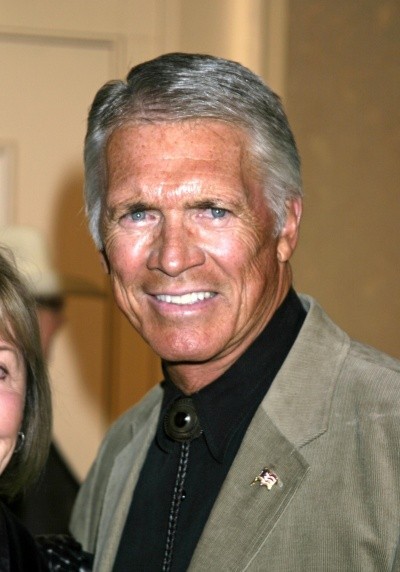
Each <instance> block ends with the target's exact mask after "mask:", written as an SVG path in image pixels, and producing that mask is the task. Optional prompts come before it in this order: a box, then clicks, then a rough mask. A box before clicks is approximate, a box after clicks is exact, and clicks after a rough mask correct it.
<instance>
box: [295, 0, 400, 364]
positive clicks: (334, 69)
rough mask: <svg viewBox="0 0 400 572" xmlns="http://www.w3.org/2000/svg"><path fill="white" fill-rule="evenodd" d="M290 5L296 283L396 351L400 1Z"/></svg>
mask: <svg viewBox="0 0 400 572" xmlns="http://www.w3.org/2000/svg"><path fill="white" fill-rule="evenodd" d="M289 6H290V10H289V12H288V13H289V22H288V29H289V35H288V49H287V54H288V57H287V64H286V69H287V79H286V103H287V109H288V112H289V116H290V119H291V121H292V125H293V128H294V131H295V133H296V137H297V142H298V145H299V148H300V152H301V155H302V158H303V173H304V184H305V192H306V198H305V212H304V222H303V227H302V234H301V242H300V247H299V249H298V252H297V255H296V258H295V263H294V269H295V277H296V280H295V282H296V284H297V286H298V287H299V289H301V290H305V291H307V292H310V293H312V294H314V295H315V296H316V297H317V298H318V299H319V300H320V301H321V302H322V303H323V305H324V307H325V308H326V309H327V310H328V311H329V313H330V314H331V316H332V317H333V318H334V319H335V320H336V321H337V322H338V323H339V324H340V325H341V326H342V327H344V328H345V329H346V330H347V331H348V332H349V333H350V334H351V335H352V336H354V337H356V338H357V339H360V340H362V341H364V342H366V343H369V344H372V345H374V346H376V347H378V348H380V349H382V350H384V351H386V352H388V353H390V354H392V355H394V356H397V357H400V331H399V330H400V295H399V294H400V291H399V284H400V240H399V229H400V222H399V221H400V190H399V182H400V161H399V158H400V106H399V95H398V92H399V87H400V85H399V79H400V75H399V70H400V3H399V2H398V1H397V0H361V1H354V0H353V1H348V0H336V1H335V2H331V1H330V0H301V2H298V1H296V0H292V1H291V2H290V5H289Z"/></svg>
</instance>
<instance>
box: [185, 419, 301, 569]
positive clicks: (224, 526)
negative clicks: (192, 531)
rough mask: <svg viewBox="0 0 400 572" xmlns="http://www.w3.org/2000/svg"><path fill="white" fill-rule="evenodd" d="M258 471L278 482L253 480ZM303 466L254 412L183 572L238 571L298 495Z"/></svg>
mask: <svg viewBox="0 0 400 572" xmlns="http://www.w3.org/2000/svg"><path fill="white" fill-rule="evenodd" d="M264 467H267V468H268V469H269V470H270V471H272V472H274V473H275V474H276V475H277V477H278V482H277V483H276V484H275V485H273V486H272V488H271V490H268V488H267V487H266V486H260V485H259V483H258V482H257V483H255V484H254V485H253V486H251V483H252V482H253V481H254V478H255V477H256V476H257V475H259V473H260V472H261V471H262V469H263V468H264ZM307 470H308V464H307V462H306V461H305V460H304V459H303V458H302V456H301V455H300V454H299V453H298V451H297V450H296V449H295V447H294V446H293V445H292V444H291V443H290V442H289V441H288V440H287V439H286V438H285V437H284V436H283V435H282V434H281V433H280V432H279V430H278V429H277V428H276V427H275V426H274V424H273V423H272V421H271V420H270V419H269V417H268V416H267V415H266V413H265V411H264V410H263V409H262V408H260V409H259V410H258V411H257V413H256V415H255V416H254V419H253V421H252V423H251V425H250V427H249V430H248V431H247V433H246V436H245V438H244V440H243V442H242V445H241V447H240V450H239V452H238V454H237V456H236V459H235V461H234V463H233V465H232V467H231V470H230V471H229V474H228V476H227V478H226V480H225V482H224V485H223V487H222V489H221V492H220V494H219V496H218V499H217V502H216V504H215V506H214V509H213V510H212V512H211V515H210V518H209V520H208V522H207V525H206V527H205V529H204V532H203V534H202V536H201V539H200V541H199V544H198V546H197V548H196V551H195V553H194V555H193V558H192V561H191V565H190V567H189V570H196V572H197V571H200V570H210V569H211V570H216V569H218V568H219V567H220V568H221V569H222V570H244V569H245V567H246V565H247V564H248V563H249V562H250V561H251V560H252V558H253V557H254V555H255V554H256V553H257V552H258V550H259V549H260V547H261V546H262V544H263V543H264V542H265V540H266V539H267V537H268V535H269V533H270V531H271V530H272V528H273V526H274V524H275V523H276V521H277V520H278V518H279V517H280V515H281V514H282V513H283V511H284V510H285V508H286V506H287V505H288V503H290V500H291V499H292V497H293V495H294V494H295V493H296V491H297V490H298V488H299V486H300V484H301V482H302V480H303V479H304V476H305V475H306V472H307Z"/></svg>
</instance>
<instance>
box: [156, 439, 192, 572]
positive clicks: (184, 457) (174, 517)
mask: <svg viewBox="0 0 400 572" xmlns="http://www.w3.org/2000/svg"><path fill="white" fill-rule="evenodd" d="M189 448H190V442H189V441H185V442H184V443H182V444H181V452H180V457H179V464H178V471H177V474H176V481H175V486H174V494H173V496H172V501H171V508H170V511H169V517H168V531H167V542H166V545H165V553H164V560H163V567H162V570H163V572H169V570H170V569H171V564H172V554H173V549H174V542H175V534H176V527H177V525H178V516H179V509H180V508H181V503H182V498H183V487H184V484H185V478H186V473H187V467H188V462H189Z"/></svg>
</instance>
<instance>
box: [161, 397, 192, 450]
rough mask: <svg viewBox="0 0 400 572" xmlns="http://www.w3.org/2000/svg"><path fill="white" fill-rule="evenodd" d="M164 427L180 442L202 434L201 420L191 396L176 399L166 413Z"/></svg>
mask: <svg viewBox="0 0 400 572" xmlns="http://www.w3.org/2000/svg"><path fill="white" fill-rule="evenodd" d="M164 429H165V432H166V434H167V435H168V437H170V438H171V439H173V440H174V441H178V442H179V443H184V442H185V441H192V440H193V439H195V438H196V437H199V436H200V435H201V427H200V420H199V417H198V415H197V412H196V408H195V406H194V403H193V400H192V399H191V398H190V397H182V398H180V399H177V400H176V401H174V403H173V404H172V405H171V407H170V408H169V410H168V411H167V413H166V415H165V418H164Z"/></svg>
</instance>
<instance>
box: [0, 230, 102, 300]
mask: <svg viewBox="0 0 400 572" xmlns="http://www.w3.org/2000/svg"><path fill="white" fill-rule="evenodd" d="M0 246H5V247H6V248H8V249H10V250H11V252H12V253H13V255H14V257H15V263H16V266H17V268H18V270H19V271H20V273H21V274H22V275H23V276H24V277H25V279H26V280H27V283H28V287H29V288H30V289H31V292H32V294H33V295H34V296H35V297H43V298H45V297H52V296H64V295H67V294H79V295H87V296H88V295H92V296H102V295H104V293H103V292H102V291H101V290H100V289H99V288H97V286H95V285H94V284H91V283H90V282H88V281H87V280H85V279H84V278H80V277H75V276H65V275H60V274H59V273H58V272H56V271H55V270H54V268H53V266H52V264H51V261H50V254H49V251H48V248H47V245H46V242H45V240H44V237H43V236H42V234H41V233H40V232H39V230H37V229H36V228H33V227H30V226H23V225H10V226H6V227H2V228H0Z"/></svg>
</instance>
